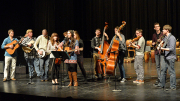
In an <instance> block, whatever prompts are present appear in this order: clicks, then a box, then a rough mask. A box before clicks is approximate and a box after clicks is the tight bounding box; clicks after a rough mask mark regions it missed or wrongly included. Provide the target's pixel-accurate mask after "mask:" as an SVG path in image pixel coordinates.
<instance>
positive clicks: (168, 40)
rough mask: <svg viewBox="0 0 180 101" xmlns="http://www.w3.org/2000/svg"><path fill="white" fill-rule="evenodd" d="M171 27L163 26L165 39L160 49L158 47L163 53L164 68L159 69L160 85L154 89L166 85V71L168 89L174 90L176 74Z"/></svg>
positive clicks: (174, 44) (174, 43)
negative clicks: (167, 72) (167, 74)
mask: <svg viewBox="0 0 180 101" xmlns="http://www.w3.org/2000/svg"><path fill="white" fill-rule="evenodd" d="M171 30H172V27H171V26H170V25H164V26H163V34H164V35H165V38H164V39H163V41H161V43H160V44H162V43H164V45H163V47H162V48H159V47H158V50H159V49H161V50H162V51H164V52H165V66H164V67H162V68H161V79H160V83H159V84H158V85H157V86H156V87H158V88H159V87H160V88H164V87H165V83H166V81H165V80H166V71H167V69H168V70H169V75H170V89H172V90H176V73H175V69H174V63H175V60H176V38H175V37H174V36H173V35H172V34H171Z"/></svg>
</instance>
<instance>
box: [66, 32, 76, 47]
mask: <svg viewBox="0 0 180 101" xmlns="http://www.w3.org/2000/svg"><path fill="white" fill-rule="evenodd" d="M68 32H70V33H71V38H70V40H71V43H70V42H69V40H66V42H65V43H66V44H65V46H66V47H69V46H70V47H71V48H73V47H74V46H75V39H74V31H73V30H68Z"/></svg>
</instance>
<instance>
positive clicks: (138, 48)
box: [130, 29, 145, 84]
mask: <svg viewBox="0 0 180 101" xmlns="http://www.w3.org/2000/svg"><path fill="white" fill-rule="evenodd" d="M142 32H143V30H142V29H136V36H137V37H138V38H139V40H138V41H137V42H136V44H134V43H130V44H131V45H133V46H134V47H135V52H136V56H135V60H134V69H135V71H136V75H137V79H136V80H135V81H133V83H139V84H141V83H144V68H143V59H144V47H145V39H144V37H143V36H142Z"/></svg>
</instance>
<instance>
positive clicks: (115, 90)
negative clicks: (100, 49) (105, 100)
mask: <svg viewBox="0 0 180 101" xmlns="http://www.w3.org/2000/svg"><path fill="white" fill-rule="evenodd" d="M111 53H114V59H115V54H116V51H113V52H111ZM114 63H115V65H114V66H115V73H114V76H115V85H114V86H115V89H114V90H112V91H113V92H120V91H121V90H118V89H116V82H117V78H116V60H115V62H114Z"/></svg>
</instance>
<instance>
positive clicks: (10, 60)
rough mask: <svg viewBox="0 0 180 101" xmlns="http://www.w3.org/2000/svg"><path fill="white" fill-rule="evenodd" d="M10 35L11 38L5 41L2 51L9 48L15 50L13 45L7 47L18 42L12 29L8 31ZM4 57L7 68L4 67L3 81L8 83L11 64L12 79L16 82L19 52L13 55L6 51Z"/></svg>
mask: <svg viewBox="0 0 180 101" xmlns="http://www.w3.org/2000/svg"><path fill="white" fill-rule="evenodd" d="M8 34H9V37H7V38H5V39H4V41H3V43H2V45H1V49H8V48H11V49H13V48H14V46H13V45H8V46H6V45H7V44H9V43H11V42H13V41H14V40H17V41H18V39H17V38H13V37H14V31H13V30H12V29H9V30H8ZM4 56H5V67H4V79H3V81H4V82H5V81H7V77H8V72H9V65H10V64H11V71H10V79H11V80H16V79H15V68H16V60H17V50H15V52H14V53H13V54H11V55H10V54H9V53H8V52H7V51H5V54H4Z"/></svg>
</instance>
